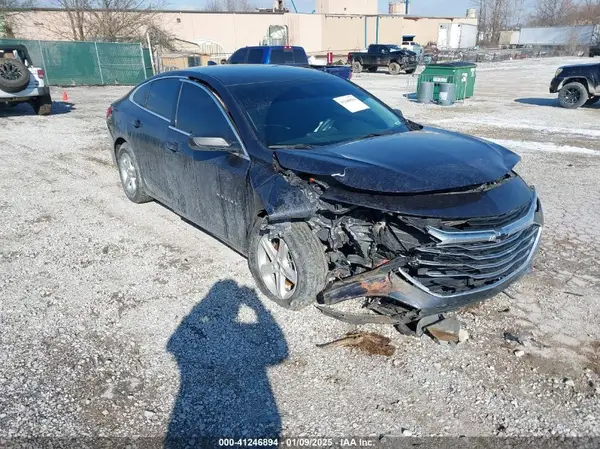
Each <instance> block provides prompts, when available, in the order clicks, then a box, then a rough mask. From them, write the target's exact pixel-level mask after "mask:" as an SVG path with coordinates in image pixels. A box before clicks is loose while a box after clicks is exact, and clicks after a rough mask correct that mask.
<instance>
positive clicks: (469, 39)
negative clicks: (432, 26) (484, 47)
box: [437, 23, 477, 49]
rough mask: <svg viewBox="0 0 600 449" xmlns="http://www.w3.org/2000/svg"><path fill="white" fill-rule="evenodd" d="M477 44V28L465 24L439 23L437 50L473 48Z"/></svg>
mask: <svg viewBox="0 0 600 449" xmlns="http://www.w3.org/2000/svg"><path fill="white" fill-rule="evenodd" d="M476 44H477V26H476V25H470V24H466V23H441V24H440V25H439V28H438V41H437V46H438V48H451V49H459V48H473V47H475V45H476Z"/></svg>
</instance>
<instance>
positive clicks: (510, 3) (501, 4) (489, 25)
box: [473, 0, 524, 44]
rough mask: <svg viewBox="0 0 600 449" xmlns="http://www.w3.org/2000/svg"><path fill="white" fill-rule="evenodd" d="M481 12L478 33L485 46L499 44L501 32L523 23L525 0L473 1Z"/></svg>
mask: <svg viewBox="0 0 600 449" xmlns="http://www.w3.org/2000/svg"><path fill="white" fill-rule="evenodd" d="M473 4H474V5H475V7H476V8H477V9H478V11H479V20H478V22H477V24H478V31H479V36H480V38H481V41H482V43H483V44H497V43H498V41H499V40H500V32H501V31H503V30H506V29H508V28H510V27H512V26H515V25H517V24H518V23H520V22H521V21H522V19H523V18H522V15H523V7H524V1H523V0H473Z"/></svg>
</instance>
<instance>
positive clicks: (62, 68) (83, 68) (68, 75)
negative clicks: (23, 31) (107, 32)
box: [0, 39, 152, 86]
mask: <svg viewBox="0 0 600 449" xmlns="http://www.w3.org/2000/svg"><path fill="white" fill-rule="evenodd" d="M13 44H17V45H18V44H21V45H25V46H26V47H27V50H28V51H29V54H30V56H31V59H32V61H33V63H34V65H36V66H37V67H41V68H43V69H44V71H45V72H46V79H47V80H48V82H49V83H50V84H51V85H55V86H74V85H106V84H126V85H135V84H138V83H140V82H141V81H143V80H145V79H146V78H148V77H150V76H152V68H151V64H150V56H149V54H148V51H147V50H146V49H144V48H142V45H141V44H121V43H112V42H65V41H37V40H24V39H0V45H13Z"/></svg>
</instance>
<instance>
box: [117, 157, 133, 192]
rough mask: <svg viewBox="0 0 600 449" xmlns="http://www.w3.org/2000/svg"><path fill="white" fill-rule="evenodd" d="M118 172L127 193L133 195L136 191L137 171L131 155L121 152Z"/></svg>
mask: <svg viewBox="0 0 600 449" xmlns="http://www.w3.org/2000/svg"><path fill="white" fill-rule="evenodd" d="M119 173H120V174H121V181H122V182H123V187H125V190H127V193H129V194H131V195H135V193H136V191H137V172H136V170H135V166H134V165H133V160H132V159H131V156H130V155H129V154H127V153H123V154H122V155H121V157H120V158H119Z"/></svg>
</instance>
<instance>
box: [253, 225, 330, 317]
mask: <svg viewBox="0 0 600 449" xmlns="http://www.w3.org/2000/svg"><path fill="white" fill-rule="evenodd" d="M266 224H267V220H266V218H259V219H258V220H257V221H256V223H255V224H254V227H253V228H252V231H251V233H250V239H249V248H248V267H249V268H250V272H251V273H252V276H253V277H254V280H255V281H256V284H257V285H258V287H259V289H260V290H261V292H263V293H264V294H265V296H267V297H268V298H269V299H271V300H272V301H274V302H276V303H277V304H279V305H280V306H282V307H284V308H286V309H290V310H300V309H303V308H305V307H307V306H309V305H310V304H312V303H314V302H315V300H316V298H317V295H318V294H319V293H320V292H321V291H322V290H323V288H324V287H325V283H326V281H327V272H328V269H327V260H326V258H325V252H324V251H323V246H322V244H321V242H320V241H319V240H318V239H317V237H316V236H315V235H314V234H313V233H312V231H311V229H310V227H309V226H308V225H307V224H306V223H302V222H291V223H287V224H286V226H283V227H282V231H281V232H280V233H279V234H278V235H277V236H272V235H269V230H268V229H266Z"/></svg>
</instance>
